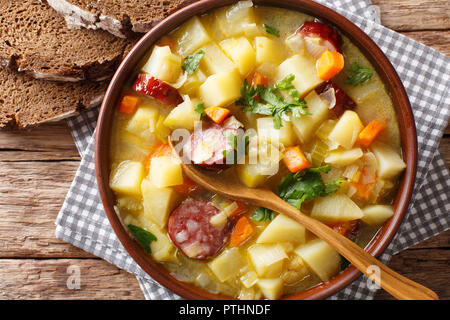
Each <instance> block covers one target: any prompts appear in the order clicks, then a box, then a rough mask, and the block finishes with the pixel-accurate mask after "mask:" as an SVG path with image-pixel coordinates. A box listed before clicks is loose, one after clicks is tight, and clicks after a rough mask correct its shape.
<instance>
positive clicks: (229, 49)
mask: <svg viewBox="0 0 450 320" xmlns="http://www.w3.org/2000/svg"><path fill="white" fill-rule="evenodd" d="M220 47H221V48H222V50H223V51H224V52H225V54H226V55H227V56H228V57H230V59H231V60H233V62H234V63H235V64H236V65H237V66H238V68H239V72H240V73H241V75H243V76H246V75H247V74H248V73H249V72H250V71H252V70H253V68H254V67H255V59H256V53H255V49H253V46H252V45H251V44H250V42H249V41H248V40H247V39H246V38H244V37H240V38H230V39H225V40H223V41H221V42H220Z"/></svg>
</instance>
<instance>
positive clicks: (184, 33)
mask: <svg viewBox="0 0 450 320" xmlns="http://www.w3.org/2000/svg"><path fill="white" fill-rule="evenodd" d="M173 38H174V39H175V40H176V51H177V53H178V54H179V55H180V56H182V57H186V56H187V55H190V54H192V53H194V51H196V50H197V49H198V48H200V47H201V46H203V45H205V44H206V43H208V42H210V41H211V38H210V37H209V35H208V32H207V31H206V29H205V27H204V26H203V24H202V23H201V21H200V20H199V18H198V17H197V16H194V17H193V18H191V19H190V20H189V21H188V22H186V23H185V24H183V26H182V27H181V28H180V29H178V30H177V31H175V33H174V34H173Z"/></svg>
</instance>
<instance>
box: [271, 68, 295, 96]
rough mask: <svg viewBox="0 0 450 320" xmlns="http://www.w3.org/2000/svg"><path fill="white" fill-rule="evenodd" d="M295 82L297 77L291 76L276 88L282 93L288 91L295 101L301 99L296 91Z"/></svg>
mask: <svg viewBox="0 0 450 320" xmlns="http://www.w3.org/2000/svg"><path fill="white" fill-rule="evenodd" d="M294 80H295V75H293V74H290V75H288V76H287V77H286V78H284V79H283V80H281V81H280V82H278V83H277V84H276V85H275V88H276V89H278V90H280V91H286V92H287V93H288V94H289V95H290V96H291V97H292V98H293V99H300V92H298V91H297V89H295V86H294V84H293V83H292V81H294Z"/></svg>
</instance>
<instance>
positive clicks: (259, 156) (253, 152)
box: [237, 138, 282, 188]
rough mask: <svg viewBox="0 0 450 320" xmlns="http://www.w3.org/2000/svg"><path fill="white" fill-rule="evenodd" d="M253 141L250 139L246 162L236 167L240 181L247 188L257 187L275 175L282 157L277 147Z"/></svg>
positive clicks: (261, 141) (265, 142)
mask: <svg viewBox="0 0 450 320" xmlns="http://www.w3.org/2000/svg"><path fill="white" fill-rule="evenodd" d="M255 140H256V139H255ZM255 140H254V138H250V144H249V148H248V154H249V157H248V160H247V162H246V163H245V164H243V165H238V166H237V174H238V176H239V178H240V180H241V181H242V182H243V183H244V184H245V185H246V186H248V187H249V188H254V187H257V186H259V185H261V184H263V183H264V182H265V181H266V179H267V178H268V177H269V176H272V175H275V174H276V173H277V172H278V170H279V168H280V160H281V157H282V155H281V153H280V150H279V149H278V146H275V145H273V144H272V143H270V142H267V141H266V140H261V139H260V140H259V141H258V142H255Z"/></svg>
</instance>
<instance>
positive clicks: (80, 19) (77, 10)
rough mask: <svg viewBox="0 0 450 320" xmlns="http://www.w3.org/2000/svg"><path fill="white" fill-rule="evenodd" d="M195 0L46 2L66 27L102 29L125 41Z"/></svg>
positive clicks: (57, 0)
mask: <svg viewBox="0 0 450 320" xmlns="http://www.w3.org/2000/svg"><path fill="white" fill-rule="evenodd" d="M193 2H195V0H170V1H162V0H101V1H99V0H48V3H49V4H50V5H51V6H52V7H53V8H54V9H55V10H56V11H58V12H59V13H60V14H61V15H63V16H64V17H65V18H66V22H67V25H68V26H69V28H80V27H84V28H89V29H103V30H107V31H109V32H110V33H112V34H114V35H116V36H118V37H120V38H125V37H127V36H129V35H130V34H133V33H134V32H137V33H145V32H147V31H149V30H150V29H151V28H152V27H153V26H154V25H155V24H156V23H157V22H159V21H160V20H162V19H164V18H165V17H166V16H168V15H169V14H171V13H172V12H174V11H176V10H177V9H179V8H181V7H183V6H186V5H188V4H190V3H193Z"/></svg>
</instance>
